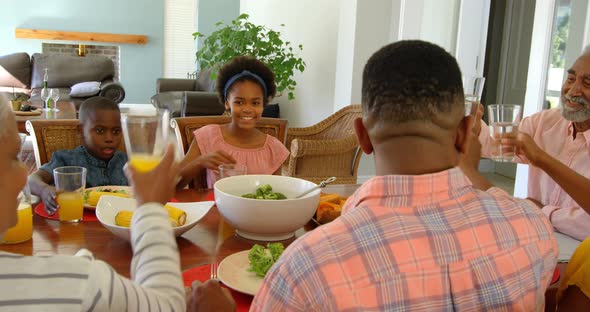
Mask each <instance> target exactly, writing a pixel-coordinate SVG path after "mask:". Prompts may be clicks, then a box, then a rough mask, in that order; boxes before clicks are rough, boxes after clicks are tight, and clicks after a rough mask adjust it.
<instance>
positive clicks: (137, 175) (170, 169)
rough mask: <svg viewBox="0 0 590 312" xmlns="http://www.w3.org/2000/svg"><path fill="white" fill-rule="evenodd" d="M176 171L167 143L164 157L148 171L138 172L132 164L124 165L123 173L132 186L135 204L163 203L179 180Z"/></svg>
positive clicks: (177, 168)
mask: <svg viewBox="0 0 590 312" xmlns="http://www.w3.org/2000/svg"><path fill="white" fill-rule="evenodd" d="M178 172H179V166H178V163H176V162H175V161H174V146H172V145H168V147H167V148H166V154H164V158H162V160H161V161H160V163H159V164H158V166H156V168H154V169H153V170H151V171H149V172H138V171H137V170H135V169H134V168H133V166H129V165H128V164H127V165H125V175H127V178H128V179H129V182H130V183H131V186H132V187H133V193H134V194H135V199H136V200H137V206H141V205H143V204H145V203H150V202H157V203H161V204H165V203H166V202H167V201H168V200H170V198H172V197H173V196H174V190H175V189H176V183H178V180H179V176H178ZM156 181H157V183H154V182H156Z"/></svg>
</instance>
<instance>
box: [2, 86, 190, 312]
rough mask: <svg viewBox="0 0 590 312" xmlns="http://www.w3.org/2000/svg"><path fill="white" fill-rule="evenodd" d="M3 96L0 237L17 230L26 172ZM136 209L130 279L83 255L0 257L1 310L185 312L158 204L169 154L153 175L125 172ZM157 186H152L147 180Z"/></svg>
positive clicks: (172, 176)
mask: <svg viewBox="0 0 590 312" xmlns="http://www.w3.org/2000/svg"><path fill="white" fill-rule="evenodd" d="M8 107H9V106H8V103H7V102H6V99H5V98H2V97H0V125H1V126H0V145H1V146H2V149H0V172H1V173H2V174H1V175H0V198H1V199H2V200H1V201H0V233H1V234H0V239H1V236H3V233H5V232H6V230H7V229H9V228H10V227H12V226H14V225H15V224H16V220H17V219H16V218H17V214H16V208H17V196H18V194H19V192H20V190H21V189H22V188H23V186H24V185H25V183H26V181H27V170H26V168H25V166H24V165H23V164H22V163H21V162H20V161H19V159H18V157H17V154H18V153H19V149H20V139H19V136H18V133H17V128H16V121H15V119H14V116H13V114H12V112H11V111H10V109H9V108H8ZM128 176H129V177H130V180H131V181H132V183H131V184H132V186H133V189H134V193H135V196H136V198H137V202H138V206H139V208H138V209H137V211H136V213H135V214H134V216H133V219H132V224H131V244H132V248H133V259H132V263H131V277H132V279H131V280H129V279H127V278H125V277H123V276H120V275H118V274H117V273H116V272H115V271H114V270H113V268H112V267H110V266H109V265H108V264H107V263H105V262H103V261H100V260H95V259H94V258H93V257H92V254H91V253H90V252H89V251H88V250H85V249H83V250H80V251H79V252H78V253H77V254H76V256H63V255H58V256H48V257H35V256H32V257H28V256H23V255H18V254H12V253H7V252H0V311H184V310H185V309H186V303H185V293H184V288H183V285H182V279H181V275H180V264H179V263H180V262H179V255H178V248H177V246H176V240H175V239H174V236H173V234H172V228H171V227H170V223H169V222H168V214H167V213H166V211H165V210H164V208H163V206H162V203H164V202H166V201H167V200H168V199H169V198H170V197H171V196H172V195H173V194H174V186H175V185H176V179H177V177H178V167H177V164H175V162H174V150H173V149H172V148H169V149H168V151H167V153H166V155H165V157H164V158H163V160H162V161H161V163H160V164H159V165H158V167H156V169H154V170H153V171H152V172H148V173H138V172H135V171H134V170H133V169H132V168H129V170H128ZM155 180H157V181H158V182H159V183H157V184H154V183H152V182H151V181H155Z"/></svg>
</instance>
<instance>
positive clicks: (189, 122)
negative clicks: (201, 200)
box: [170, 116, 287, 188]
mask: <svg viewBox="0 0 590 312" xmlns="http://www.w3.org/2000/svg"><path fill="white" fill-rule="evenodd" d="M230 121H231V117H230V116H193V117H182V118H173V119H172V120H171V121H170V125H171V126H172V128H174V132H175V133H176V140H177V142H178V146H179V148H181V149H182V151H183V152H184V154H186V152H187V151H188V148H189V146H190V145H191V143H192V141H193V140H194V138H195V137H194V135H193V132H194V131H195V130H197V129H199V128H201V127H203V126H206V125H211V124H226V123H229V122H230ZM256 128H257V129H258V130H260V131H262V132H264V133H266V134H270V135H272V136H274V137H275V138H277V139H279V141H281V142H283V144H284V143H285V131H286V130H287V120H286V119H279V118H265V117H262V118H261V119H260V120H258V122H257V123H256ZM196 180H197V181H196V183H195V184H196V186H198V187H200V188H207V179H206V178H205V174H204V172H203V175H202V176H201V177H197V178H196ZM192 186H194V185H192Z"/></svg>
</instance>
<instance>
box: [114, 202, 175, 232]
mask: <svg viewBox="0 0 590 312" xmlns="http://www.w3.org/2000/svg"><path fill="white" fill-rule="evenodd" d="M164 208H166V210H167V211H168V219H169V221H170V225H172V227H177V226H182V225H184V223H185V222H186V213H185V212H184V211H183V210H180V209H178V208H176V207H173V206H170V205H165V206H164ZM132 218H133V211H129V210H121V211H119V212H118V213H117V215H115V224H116V225H119V226H124V227H130V226H131V219H132Z"/></svg>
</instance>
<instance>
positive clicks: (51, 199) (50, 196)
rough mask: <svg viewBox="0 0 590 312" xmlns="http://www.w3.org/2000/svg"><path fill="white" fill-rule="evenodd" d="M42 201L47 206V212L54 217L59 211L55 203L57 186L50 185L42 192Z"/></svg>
mask: <svg viewBox="0 0 590 312" xmlns="http://www.w3.org/2000/svg"><path fill="white" fill-rule="evenodd" d="M41 200H42V201H43V204H45V211H46V212H47V214H48V215H53V214H54V213H55V211H56V210H57V203H56V202H55V186H51V185H48V186H46V187H45V188H44V189H43V190H42V191H41Z"/></svg>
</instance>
